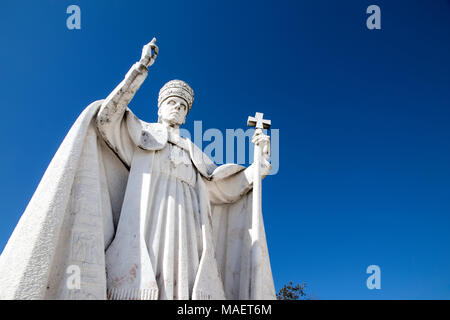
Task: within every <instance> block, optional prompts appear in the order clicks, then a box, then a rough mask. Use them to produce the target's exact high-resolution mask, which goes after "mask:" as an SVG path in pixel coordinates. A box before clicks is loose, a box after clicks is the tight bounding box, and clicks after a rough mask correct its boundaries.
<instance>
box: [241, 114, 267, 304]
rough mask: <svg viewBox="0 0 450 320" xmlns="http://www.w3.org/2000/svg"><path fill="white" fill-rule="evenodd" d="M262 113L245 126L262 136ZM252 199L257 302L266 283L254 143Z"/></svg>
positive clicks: (252, 292)
mask: <svg viewBox="0 0 450 320" xmlns="http://www.w3.org/2000/svg"><path fill="white" fill-rule="evenodd" d="M263 115H264V114H263V113H261V112H256V114H255V116H254V117H248V120H247V125H248V126H249V127H255V134H262V130H263V129H269V128H270V125H271V121H270V120H265V119H263ZM253 161H254V163H253V165H254V169H253V170H254V171H253V199H252V229H251V240H252V251H251V258H250V266H251V274H252V277H251V279H250V299H252V300H259V299H261V297H262V292H263V284H264V282H265V281H266V280H265V279H264V275H263V274H262V273H261V267H260V263H261V261H262V258H263V256H264V253H263V251H262V236H261V229H262V227H261V226H262V193H261V189H262V186H261V146H260V145H259V144H256V143H255V149H254V157H253Z"/></svg>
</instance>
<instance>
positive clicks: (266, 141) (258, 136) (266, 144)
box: [252, 129, 270, 161]
mask: <svg viewBox="0 0 450 320" xmlns="http://www.w3.org/2000/svg"><path fill="white" fill-rule="evenodd" d="M252 142H253V143H254V144H255V145H260V146H261V150H262V155H263V157H264V159H266V160H267V161H269V159H270V137H269V136H267V135H265V134H264V133H262V131H261V130H258V129H256V130H255V134H254V135H253V138H252Z"/></svg>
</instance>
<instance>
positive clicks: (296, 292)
mask: <svg viewBox="0 0 450 320" xmlns="http://www.w3.org/2000/svg"><path fill="white" fill-rule="evenodd" d="M305 288H306V283H299V284H297V285H295V286H294V283H293V282H292V281H290V282H289V284H287V285H284V287H283V288H281V289H280V291H279V292H278V293H277V299H278V300H299V299H300V298H302V299H308V298H307V294H306V291H305Z"/></svg>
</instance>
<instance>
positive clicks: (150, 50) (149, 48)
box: [140, 38, 159, 68]
mask: <svg viewBox="0 0 450 320" xmlns="http://www.w3.org/2000/svg"><path fill="white" fill-rule="evenodd" d="M158 52H159V48H158V46H157V45H156V38H153V39H152V41H150V42H149V43H147V44H146V45H145V46H144V47H143V48H142V56H141V60H140V62H141V63H142V64H143V65H145V66H146V67H147V68H148V67H150V66H151V65H152V64H153V63H154V62H155V60H156V57H157V56H158Z"/></svg>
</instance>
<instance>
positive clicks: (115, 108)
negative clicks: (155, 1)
mask: <svg viewBox="0 0 450 320" xmlns="http://www.w3.org/2000/svg"><path fill="white" fill-rule="evenodd" d="M158 52H159V48H158V46H157V45H156V38H153V39H152V41H150V42H149V43H148V44H146V45H145V46H144V47H143V49H142V55H141V59H140V60H139V61H138V62H136V63H135V64H134V65H133V66H132V67H131V68H130V70H129V71H128V73H127V74H126V75H125V78H124V79H123V80H122V82H121V83H119V85H118V86H117V87H116V88H115V89H114V90H113V91H112V92H111V93H110V94H109V95H108V97H107V98H106V99H105V100H104V101H103V103H102V105H101V107H100V110H99V112H98V115H97V118H96V122H97V127H98V130H99V132H100V134H101V135H102V137H103V138H104V139H105V141H106V143H107V144H108V145H109V146H110V147H111V148H112V149H113V150H114V151H115V152H116V153H117V154H118V155H119V157H120V158H121V159H122V161H124V162H128V161H127V160H128V159H127V158H128V156H127V152H121V150H124V149H125V150H126V149H127V146H126V145H124V144H125V143H126V142H124V141H121V139H120V137H119V136H118V135H117V134H116V133H117V132H120V128H118V127H119V126H120V125H121V120H122V118H123V116H124V113H125V111H126V109H127V106H128V104H129V103H130V101H131V99H133V97H134V95H135V94H136V92H137V91H138V90H139V88H140V87H141V85H142V83H143V82H144V81H145V79H146V78H147V74H148V68H149V67H150V66H151V65H152V64H153V63H154V62H155V59H156V57H157V56H158ZM122 138H123V136H122Z"/></svg>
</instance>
